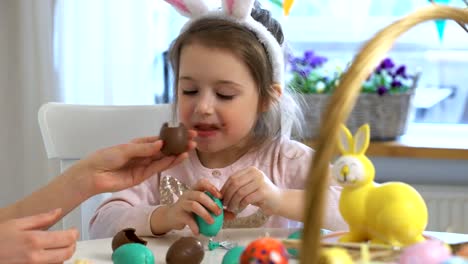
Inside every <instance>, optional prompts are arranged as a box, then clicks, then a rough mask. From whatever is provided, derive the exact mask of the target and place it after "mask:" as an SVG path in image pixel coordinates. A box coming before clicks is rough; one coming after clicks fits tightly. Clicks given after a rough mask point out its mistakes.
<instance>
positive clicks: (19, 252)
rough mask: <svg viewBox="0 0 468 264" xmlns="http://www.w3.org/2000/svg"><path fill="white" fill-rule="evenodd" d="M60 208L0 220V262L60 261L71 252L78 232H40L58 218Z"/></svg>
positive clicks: (59, 216) (30, 263)
mask: <svg viewBox="0 0 468 264" xmlns="http://www.w3.org/2000/svg"><path fill="white" fill-rule="evenodd" d="M61 213H62V210H60V209H56V210H53V211H50V212H48V213H43V214H37V215H33V216H28V217H23V218H16V219H12V220H8V221H5V222H3V223H0V237H1V239H0V263H11V264H19V263H27V264H36V263H58V262H60V263H62V262H64V261H65V260H67V259H69V258H71V256H72V255H73V253H74V252H75V246H76V240H77V238H78V231H77V230H75V229H69V230H63V231H44V230H42V229H43V228H45V227H48V226H51V225H53V224H54V223H56V222H57V221H58V220H59V219H60V218H61Z"/></svg>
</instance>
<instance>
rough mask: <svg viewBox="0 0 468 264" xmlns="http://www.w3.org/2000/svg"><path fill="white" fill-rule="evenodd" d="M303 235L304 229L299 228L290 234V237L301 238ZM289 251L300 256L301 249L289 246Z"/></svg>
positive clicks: (292, 254) (294, 255)
mask: <svg viewBox="0 0 468 264" xmlns="http://www.w3.org/2000/svg"><path fill="white" fill-rule="evenodd" d="M301 237H302V230H298V231H296V232H294V233H292V234H290V235H289V236H288V239H296V240H298V239H301ZM288 253H289V255H291V256H293V257H298V256H299V251H298V250H297V249H295V248H288Z"/></svg>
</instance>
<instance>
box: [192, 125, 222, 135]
mask: <svg viewBox="0 0 468 264" xmlns="http://www.w3.org/2000/svg"><path fill="white" fill-rule="evenodd" d="M194 128H195V130H196V131H197V134H198V136H199V137H202V138H207V137H212V136H215V135H216V133H218V131H219V127H218V126H216V125H210V124H197V125H195V126H194Z"/></svg>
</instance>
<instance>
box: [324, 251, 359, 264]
mask: <svg viewBox="0 0 468 264" xmlns="http://www.w3.org/2000/svg"><path fill="white" fill-rule="evenodd" d="M318 263H329V264H353V263H354V262H353V259H352V258H351V256H350V255H349V254H348V252H347V251H346V250H345V249H343V248H324V249H322V250H321V251H320V255H319V261H318Z"/></svg>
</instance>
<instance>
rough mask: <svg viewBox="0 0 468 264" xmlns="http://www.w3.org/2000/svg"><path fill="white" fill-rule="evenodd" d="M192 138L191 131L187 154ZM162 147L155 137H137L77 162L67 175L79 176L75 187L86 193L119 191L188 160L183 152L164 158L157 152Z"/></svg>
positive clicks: (193, 134)
mask: <svg viewBox="0 0 468 264" xmlns="http://www.w3.org/2000/svg"><path fill="white" fill-rule="evenodd" d="M195 135H196V132H195V131H189V144H188V146H187V151H189V150H191V149H193V148H195V146H196V143H195V142H194V141H193V138H194V137H195ZM162 146H163V142H162V141H161V140H159V137H146V138H138V139H135V140H133V141H131V142H130V143H127V144H122V145H118V146H114V147H109V148H106V149H102V150H98V151H97V152H95V153H93V154H92V155H90V156H89V157H87V158H86V159H84V160H82V161H80V162H78V163H77V165H76V166H75V168H72V169H71V170H70V172H71V173H74V174H75V175H80V178H81V180H82V181H78V182H79V184H80V182H82V183H81V184H87V186H84V189H85V190H90V192H91V193H92V194H98V193H102V192H115V191H120V190H123V189H126V188H129V187H132V186H134V185H137V184H139V183H141V182H142V181H144V180H146V179H147V178H149V177H151V176H153V175H154V174H156V173H158V172H161V171H164V170H166V169H168V168H170V167H172V166H175V165H177V164H179V163H180V162H182V161H183V160H184V159H185V158H187V157H188V154H187V152H184V153H182V154H180V155H178V156H165V155H164V154H162V153H161V148H162ZM80 170H82V171H80ZM83 171H84V173H83Z"/></svg>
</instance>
